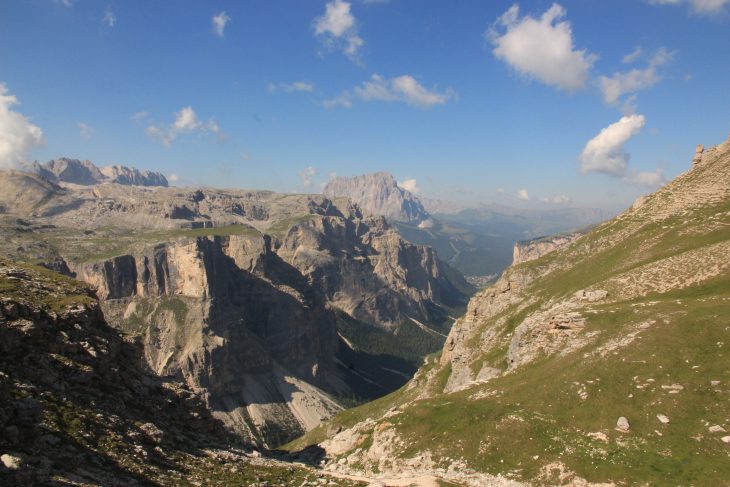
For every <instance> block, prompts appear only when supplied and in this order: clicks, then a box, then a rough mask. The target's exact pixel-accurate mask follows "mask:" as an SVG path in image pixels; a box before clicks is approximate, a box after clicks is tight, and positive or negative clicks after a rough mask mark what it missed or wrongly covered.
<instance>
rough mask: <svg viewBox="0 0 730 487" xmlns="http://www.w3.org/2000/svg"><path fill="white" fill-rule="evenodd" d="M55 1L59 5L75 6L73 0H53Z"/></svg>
mask: <svg viewBox="0 0 730 487" xmlns="http://www.w3.org/2000/svg"><path fill="white" fill-rule="evenodd" d="M53 1H54V2H55V3H57V4H59V5H63V6H64V7H73V6H74V2H73V0H53Z"/></svg>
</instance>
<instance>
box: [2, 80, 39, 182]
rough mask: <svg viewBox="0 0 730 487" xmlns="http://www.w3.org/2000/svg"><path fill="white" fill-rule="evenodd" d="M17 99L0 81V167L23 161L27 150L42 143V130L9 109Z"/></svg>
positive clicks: (12, 165) (14, 165)
mask: <svg viewBox="0 0 730 487" xmlns="http://www.w3.org/2000/svg"><path fill="white" fill-rule="evenodd" d="M19 104H20V103H19V102H18V99H17V98H16V97H15V96H14V95H11V94H9V93H8V88H7V86H5V84H4V83H0V169H10V168H13V167H16V166H17V165H18V164H20V163H22V162H25V159H26V157H27V154H28V151H29V150H30V149H32V148H33V147H39V146H42V145H43V144H44V140H43V131H42V130H41V128H40V127H38V126H37V125H34V124H32V123H31V122H30V120H29V119H28V118H27V117H26V116H25V115H23V114H21V113H19V112H16V111H13V110H11V109H10V107H12V106H13V105H19Z"/></svg>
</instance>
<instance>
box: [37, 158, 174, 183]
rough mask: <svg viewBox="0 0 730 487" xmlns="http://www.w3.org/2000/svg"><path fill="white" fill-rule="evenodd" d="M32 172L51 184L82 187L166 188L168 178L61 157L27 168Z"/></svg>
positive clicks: (155, 173) (131, 169)
mask: <svg viewBox="0 0 730 487" xmlns="http://www.w3.org/2000/svg"><path fill="white" fill-rule="evenodd" d="M28 170H29V171H30V172H33V173H35V174H37V175H39V176H41V177H43V178H45V179H47V180H48V181H51V182H54V183H71V184H81V185H84V186H89V185H95V184H100V183H117V184H124V185H136V186H167V184H168V183H167V178H166V177H165V176H164V175H163V174H162V173H159V172H152V171H140V170H139V169H136V168H134V167H127V166H118V165H114V166H106V167H102V168H98V167H96V166H95V165H94V163H92V162H91V161H81V160H79V159H68V158H66V157H62V158H60V159H53V160H51V161H48V162H44V163H43V164H40V163H38V162H35V163H33V164H31V165H30V166H29V167H28Z"/></svg>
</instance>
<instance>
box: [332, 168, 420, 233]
mask: <svg viewBox="0 0 730 487" xmlns="http://www.w3.org/2000/svg"><path fill="white" fill-rule="evenodd" d="M322 193H323V194H324V195H325V196H327V197H328V198H337V197H344V198H349V199H350V200H351V201H352V202H354V203H356V204H357V205H358V206H359V207H360V208H361V209H362V210H363V211H364V212H365V213H369V214H371V215H378V216H384V217H386V218H388V219H389V220H393V221H406V222H416V223H419V222H423V221H425V220H427V219H428V216H429V215H428V212H427V211H426V209H425V208H424V207H423V204H422V203H421V202H420V200H419V199H418V197H416V195H414V194H413V193H411V192H410V191H408V190H407V189H404V188H402V187H400V186H398V183H397V182H396V180H395V178H393V175H392V174H390V173H387V172H376V173H372V174H363V175H361V176H355V177H352V178H346V177H342V176H338V177H335V178H333V179H331V180H330V181H329V182H328V183H327V185H326V186H325V187H324V189H323V190H322Z"/></svg>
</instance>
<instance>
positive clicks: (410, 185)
mask: <svg viewBox="0 0 730 487" xmlns="http://www.w3.org/2000/svg"><path fill="white" fill-rule="evenodd" d="M398 186H400V187H401V188H403V189H405V190H406V191H410V192H411V193H413V194H418V193H420V192H421V188H419V187H418V182H417V181H416V180H415V179H413V178H411V179H406V180H405V181H403V182H399V183H398Z"/></svg>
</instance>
